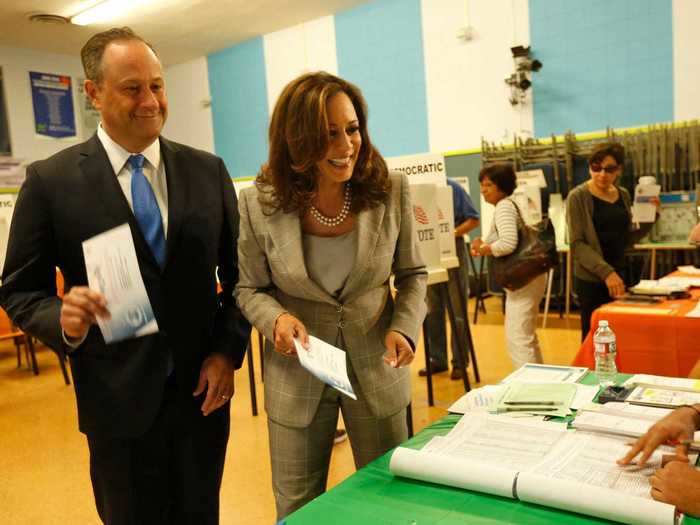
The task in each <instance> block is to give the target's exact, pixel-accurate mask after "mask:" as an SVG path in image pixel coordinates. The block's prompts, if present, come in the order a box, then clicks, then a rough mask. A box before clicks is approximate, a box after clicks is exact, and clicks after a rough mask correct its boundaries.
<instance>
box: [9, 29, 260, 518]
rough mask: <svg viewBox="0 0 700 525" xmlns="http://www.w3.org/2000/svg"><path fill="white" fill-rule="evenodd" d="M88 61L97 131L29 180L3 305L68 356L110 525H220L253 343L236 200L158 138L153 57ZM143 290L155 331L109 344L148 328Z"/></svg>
mask: <svg viewBox="0 0 700 525" xmlns="http://www.w3.org/2000/svg"><path fill="white" fill-rule="evenodd" d="M81 58H82V61H83V67H84V69H85V76H86V78H87V80H86V81H85V91H86V93H87V94H88V95H89V97H90V100H91V102H92V104H93V105H94V106H95V108H96V109H97V110H99V112H100V115H101V123H100V126H99V128H98V130H97V133H96V134H95V135H93V136H92V137H91V138H90V139H89V140H88V141H86V142H84V143H82V144H77V145H75V146H71V147H69V148H67V149H64V150H63V151H61V152H59V153H57V154H56V155H53V156H52V157H49V158H48V159H45V160H41V161H38V162H35V163H33V164H31V165H30V166H29V167H28V168H27V178H26V181H25V183H24V184H23V186H22V189H21V190H20V193H19V196H18V199H17V205H16V208H15V213H14V216H13V219H12V230H11V232H10V238H9V243H8V249H7V259H6V262H5V267H4V270H3V275H2V281H3V282H2V287H1V288H0V304H2V307H3V308H5V310H6V311H7V312H8V314H9V315H10V317H12V319H13V320H14V321H15V322H16V323H17V324H18V325H19V326H20V327H21V328H22V329H23V330H25V331H26V332H27V333H29V334H31V335H33V336H35V337H37V338H39V339H40V340H41V341H43V342H44V343H46V344H47V345H48V346H50V347H52V348H54V349H57V350H63V351H66V352H68V353H69V355H70V362H71V369H72V372H73V380H74V385H75V393H76V397H77V404H78V423H79V427H80V430H81V432H83V433H84V434H85V435H86V437H87V444H88V447H89V450H90V477H91V480H92V486H93V490H94V496H95V503H96V506H97V511H98V514H99V516H100V518H101V520H102V521H103V522H104V523H105V524H108V525H135V524H136V525H138V524H148V525H158V524H190V525H202V524H210V525H213V524H216V523H219V489H220V486H221V479H222V476H223V470H224V460H225V457H226V446H227V442H228V437H229V419H230V415H229V406H230V405H229V400H230V399H231V396H233V392H234V377H233V376H234V369H236V368H239V367H240V366H241V363H242V361H243V356H244V353H245V349H246V345H247V341H248V339H249V337H250V325H249V324H248V322H247V321H246V320H245V319H244V318H243V316H242V315H241V312H240V311H239V310H238V308H237V307H236V304H235V301H234V298H233V288H234V285H235V283H236V281H237V279H238V265H237V260H236V259H237V258H236V251H235V245H236V239H237V234H238V212H237V206H236V195H235V193H234V190H233V185H232V183H231V178H230V177H229V174H228V172H227V171H226V168H225V166H224V163H223V161H222V160H221V159H220V158H218V157H215V156H214V155H211V154H209V153H205V152H203V151H199V150H195V149H194V148H190V147H188V146H185V145H182V144H177V143H174V142H171V141H169V140H166V139H165V138H163V137H162V136H161V135H160V134H161V130H162V128H163V125H164V123H165V120H166V117H167V108H168V104H167V97H166V92H165V83H164V80H163V72H162V67H161V63H160V60H159V59H158V56H157V55H156V53H155V51H154V50H153V48H152V47H151V46H150V44H148V43H146V42H145V41H144V40H143V39H142V38H141V37H140V36H138V35H137V34H135V33H134V32H133V31H132V30H131V29H129V28H115V29H111V30H108V31H104V32H102V33H98V34H96V35H94V36H92V37H91V38H90V39H89V40H88V42H87V43H86V44H85V46H84V47H83V49H82V51H81ZM116 231H120V232H124V233H125V235H126V239H125V240H124V237H119V240H120V242H117V241H116V237H115V236H116V233H115V232H116ZM100 239H102V243H101V245H100V246H99V248H97V249H96V250H95V252H98V253H99V255H95V257H100V256H104V254H105V253H111V254H113V255H112V257H111V258H110V259H100V262H101V263H104V264H100V265H99V266H93V265H92V264H91V263H90V261H91V260H92V261H94V259H90V258H89V257H88V253H89V250H88V246H94V244H93V243H96V242H98V240H100ZM108 239H109V240H108ZM90 253H92V252H90ZM56 267H59V268H60V270H61V272H62V274H63V277H64V279H65V290H66V293H65V295H64V296H63V297H62V298H59V297H57V295H56ZM88 268H93V269H94V270H95V271H88ZM217 274H218V277H219V283H220V286H221V289H222V292H221V293H220V294H218V295H217V279H216V276H217ZM91 275H92V276H97V277H98V279H97V284H99V285H100V286H99V287H98V286H95V285H94V284H93V282H92V281H90V276H91ZM137 281H139V282H141V287H142V289H141V290H140V291H141V293H142V294H143V296H144V297H145V303H146V304H147V305H148V310H151V309H152V315H153V323H155V322H157V327H155V329H153V323H149V325H150V326H151V327H152V329H151V330H150V331H146V333H148V335H144V334H143V332H140V331H139V332H136V333H134V331H135V330H134V331H132V332H131V333H128V334H127V335H126V336H125V337H126V338H125V339H122V340H114V341H112V338H111V337H110V334H112V332H111V331H109V330H106V328H105V327H109V326H111V324H110V323H111V322H112V321H114V322H118V321H120V320H121V321H122V323H123V324H122V325H121V326H126V325H129V326H131V327H132V328H142V327H141V326H140V325H139V324H138V323H139V322H140V321H143V320H144V319H146V318H147V317H148V316H147V315H146V314H145V313H144V312H145V311H146V307H145V305H144V303H142V302H135V301H133V300H132V297H133V295H134V294H133V292H134V291H139V290H138V289H137V288H136V287H135V286H130V283H132V282H137ZM102 285H104V286H102ZM114 290H117V292H118V293H110V292H111V291H114ZM146 295H147V296H146ZM109 297H120V300H112V301H109ZM108 301H109V302H108ZM98 320H99V323H100V325H99V327H98V325H97V323H98ZM147 327H148V326H144V327H143V328H147ZM154 332H155V333H154ZM110 341H112V342H110Z"/></svg>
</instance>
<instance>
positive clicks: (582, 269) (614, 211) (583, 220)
mask: <svg viewBox="0 0 700 525" xmlns="http://www.w3.org/2000/svg"><path fill="white" fill-rule="evenodd" d="M624 162H625V150H624V147H623V146H622V144H619V143H617V142H608V143H602V144H599V145H597V146H596V147H595V148H594V150H593V152H592V153H591V156H590V158H589V159H588V166H589V172H590V175H591V178H590V179H589V180H588V181H586V182H584V183H582V184H580V185H578V186H577V187H576V188H574V189H573V190H571V192H570V193H569V196H568V198H567V201H566V220H567V224H568V229H569V243H570V245H571V252H572V257H573V269H574V289H575V290H576V295H577V296H578V301H579V306H580V307H581V340H583V339H585V338H586V335H588V332H589V330H590V328H591V315H592V314H593V311H594V310H595V309H596V308H598V307H600V306H602V305H604V304H605V303H609V302H610V301H612V300H613V299H614V298H615V297H619V296H621V295H623V294H624V293H625V282H624V280H623V277H622V276H623V275H624V273H625V266H626V262H625V251H626V250H627V249H628V248H630V247H631V246H632V245H633V244H634V243H635V242H638V241H639V240H640V239H641V238H642V237H644V236H645V235H646V234H647V233H649V231H650V230H651V227H652V226H653V224H654V223H644V224H642V225H641V226H639V225H637V224H635V223H633V222H632V212H631V199H630V195H629V193H628V192H627V190H626V189H625V188H622V187H620V186H618V185H617V184H615V183H616V181H617V180H618V179H619V177H620V175H621V174H622V170H623V166H624ZM650 202H653V203H654V204H655V205H656V206H657V207H658V206H659V200H658V198H654V199H651V201H650ZM657 216H658V215H657Z"/></svg>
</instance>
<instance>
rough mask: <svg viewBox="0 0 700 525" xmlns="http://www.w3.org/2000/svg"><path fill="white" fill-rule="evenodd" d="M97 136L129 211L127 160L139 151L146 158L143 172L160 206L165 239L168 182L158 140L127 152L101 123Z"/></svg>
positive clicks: (128, 169) (129, 182) (132, 206)
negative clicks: (142, 147)
mask: <svg viewBox="0 0 700 525" xmlns="http://www.w3.org/2000/svg"><path fill="white" fill-rule="evenodd" d="M97 138H98V139H99V140H100V142H101V143H102V146H103V147H104V149H105V151H106V152H107V158H109V162H110V164H111V165H112V169H113V170H114V174H115V175H116V176H117V181H118V182H119V185H120V186H121V188H122V191H123V192H124V196H125V197H126V200H127V201H128V202H129V207H130V208H131V211H134V205H133V203H132V199H131V167H130V166H129V165H128V164H127V161H128V160H129V157H130V156H131V155H136V154H139V153H140V154H141V155H143V156H144V157H145V158H146V162H144V163H143V174H144V176H145V177H146V180H147V181H148V182H149V183H150V185H151V188H153V193H154V194H155V196H156V202H157V203H158V208H160V216H161V218H162V219H163V233H164V235H165V237H166V239H167V236H168V183H167V179H166V178H165V164H164V163H163V161H162V158H161V155H160V141H159V140H158V139H156V140H154V141H153V143H152V144H151V145H150V146H148V147H147V148H146V149H144V150H143V151H135V152H129V151H127V150H125V149H124V148H123V147H122V146H120V145H119V144H117V143H116V142H114V140H112V137H110V136H109V135H108V134H107V132H106V131H105V130H104V128H103V127H102V124H100V125H99V126H98V128H97Z"/></svg>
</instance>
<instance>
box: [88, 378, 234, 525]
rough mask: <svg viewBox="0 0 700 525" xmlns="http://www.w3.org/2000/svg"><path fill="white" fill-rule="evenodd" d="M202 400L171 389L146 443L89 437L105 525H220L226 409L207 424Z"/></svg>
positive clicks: (92, 471) (97, 498)
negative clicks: (201, 406) (220, 490)
mask: <svg viewBox="0 0 700 525" xmlns="http://www.w3.org/2000/svg"><path fill="white" fill-rule="evenodd" d="M169 383H170V382H169ZM205 394H206V392H205ZM203 400H204V396H199V397H197V398H192V396H189V398H187V397H185V396H184V395H182V394H178V393H177V391H176V388H175V386H174V385H172V384H168V386H166V391H165V395H164V399H163V403H162V406H161V408H160V411H159V413H158V416H157V418H156V420H155V421H154V424H153V426H152V427H151V428H150V429H149V430H148V431H147V432H146V433H145V434H144V435H143V436H140V437H138V438H136V439H115V438H105V437H98V436H93V435H89V436H88V445H89V448H90V476H91V478H92V487H93V491H94V494H95V504H96V506H97V512H98V514H99V515H100V518H101V519H102V521H103V522H104V523H105V525H141V524H144V525H145V524H148V525H161V524H162V525H165V524H168V525H173V524H176V525H180V524H181V525H216V524H218V523H219V489H220V487H221V477H222V475H223V471H224V460H225V456H226V444H227V442H228V435H229V418H230V415H229V407H230V405H228V404H226V405H224V406H223V407H221V408H219V409H218V410H217V411H215V412H213V413H212V414H210V415H208V416H206V417H204V416H203V415H201V411H199V407H200V405H201V404H202V402H203Z"/></svg>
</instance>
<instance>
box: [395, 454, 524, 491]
mask: <svg viewBox="0 0 700 525" xmlns="http://www.w3.org/2000/svg"><path fill="white" fill-rule="evenodd" d="M389 469H390V470H391V472H392V473H394V475H396V476H403V477H406V478H412V479H419V480H421V481H427V482H429V483H439V484H441V485H449V486H451V487H458V488H462V489H467V490H475V491H477V492H486V493H488V494H494V495H496V496H503V497H504V498H513V480H514V479H515V476H516V474H517V471H516V470H513V469H506V468H500V467H496V466H491V465H489V464H488V463H480V462H475V461H471V460H470V459H468V458H463V457H454V456H446V455H441V454H434V453H429V452H428V453H426V452H423V451H422V450H413V449H410V448H404V447H398V448H397V449H396V450H395V451H394V453H393V454H392V456H391V463H390V465H389Z"/></svg>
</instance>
